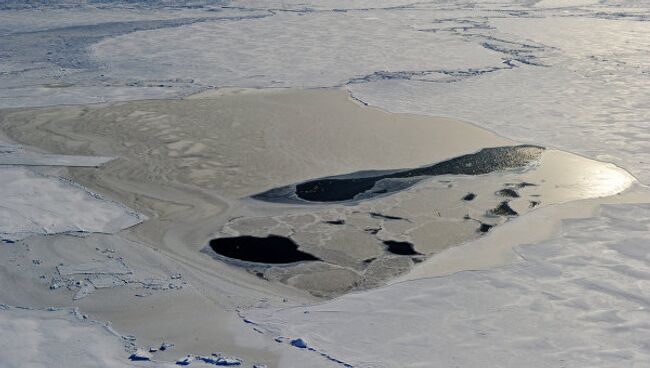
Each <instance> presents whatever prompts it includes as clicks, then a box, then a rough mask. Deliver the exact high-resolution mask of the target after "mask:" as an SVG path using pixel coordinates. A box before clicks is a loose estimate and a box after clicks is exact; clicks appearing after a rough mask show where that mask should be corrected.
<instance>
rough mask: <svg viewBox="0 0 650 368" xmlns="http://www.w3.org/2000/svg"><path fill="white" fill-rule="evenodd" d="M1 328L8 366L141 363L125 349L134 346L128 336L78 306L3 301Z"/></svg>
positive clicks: (105, 367) (107, 367)
mask: <svg viewBox="0 0 650 368" xmlns="http://www.w3.org/2000/svg"><path fill="white" fill-rule="evenodd" d="M0 330H1V331H2V333H1V334H0V346H2V354H0V366H2V367H5V368H21V367H79V368H84V367H88V368H90V367H93V368H97V367H101V368H118V367H137V366H141V365H137V364H134V363H131V362H129V361H128V360H127V357H126V355H125V354H124V349H125V348H128V349H134V348H133V347H132V346H131V342H130V341H129V340H130V339H129V337H128V336H121V335H119V334H118V333H116V332H115V331H114V330H113V329H112V328H111V327H110V325H109V324H106V323H101V322H96V321H90V320H88V319H87V318H86V316H84V315H82V314H80V313H79V312H78V311H77V310H76V309H72V308H49V309H30V308H17V307H10V306H5V305H1V304H0ZM149 366H151V365H149ZM156 366H158V367H172V366H173V365H172V364H164V363H157V365H156Z"/></svg>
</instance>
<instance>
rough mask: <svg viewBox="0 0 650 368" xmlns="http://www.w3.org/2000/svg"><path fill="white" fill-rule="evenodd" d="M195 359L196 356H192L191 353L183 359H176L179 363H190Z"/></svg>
mask: <svg viewBox="0 0 650 368" xmlns="http://www.w3.org/2000/svg"><path fill="white" fill-rule="evenodd" d="M193 361H194V358H192V356H191V355H188V356H186V357H185V358H183V359H179V360H177V361H176V364H177V365H190V363H192V362H193Z"/></svg>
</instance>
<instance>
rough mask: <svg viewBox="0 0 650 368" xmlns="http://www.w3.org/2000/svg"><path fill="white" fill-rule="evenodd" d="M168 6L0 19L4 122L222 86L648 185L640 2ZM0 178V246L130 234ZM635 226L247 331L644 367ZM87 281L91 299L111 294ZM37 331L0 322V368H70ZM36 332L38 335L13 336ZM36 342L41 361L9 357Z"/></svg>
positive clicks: (393, 361)
mask: <svg viewBox="0 0 650 368" xmlns="http://www.w3.org/2000/svg"><path fill="white" fill-rule="evenodd" d="M89 3H91V4H93V3H97V4H99V3H101V2H89ZM178 3H179V4H180V6H177V7H174V8H173V9H169V8H166V7H161V6H160V5H159V4H160V3H157V2H153V1H133V2H128V4H127V2H114V3H113V4H111V3H107V2H106V3H103V4H99V5H97V4H95V5H79V3H75V4H74V6H70V7H71V8H70V9H68V7H69V5H70V4H69V3H68V4H66V2H64V1H55V2H32V4H34V5H33V6H29V7H30V8H32V9H23V10H1V11H0V35H2V36H1V37H0V86H1V87H0V107H23V106H45V105H54V104H71V103H95V102H106V101H121V100H129V99H148V98H169V97H177V96H183V95H187V94H189V93H192V92H195V91H199V90H202V89H206V88H212V87H223V86H244V87H246V86H248V87H277V86H299V87H326V86H341V87H344V88H347V89H348V90H349V91H350V92H351V93H352V95H353V97H354V98H356V99H358V100H360V101H362V102H364V103H367V104H370V105H373V106H378V107H381V108H384V109H386V110H390V111H395V112H411V113H422V114H431V115H445V116H451V117H457V118H464V119H466V120H468V121H471V122H473V123H476V124H478V125H480V126H482V127H487V128H489V129H492V130H494V131H496V132H498V133H499V134H501V135H503V136H506V137H509V138H514V139H518V140H520V141H524V142H529V143H534V144H540V145H544V146H549V147H556V148H561V149H566V150H569V151H572V152H577V153H581V154H584V155H585V156H588V157H590V158H594V159H601V160H605V161H609V162H613V163H616V164H618V165H620V166H622V167H624V168H626V169H628V170H629V171H630V172H632V173H633V174H634V175H635V176H637V178H638V179H639V180H640V181H641V182H643V183H649V182H650V159H648V152H649V151H650V143H649V142H650V139H649V138H650V136H649V135H648V122H649V121H650V102H649V101H650V90H649V89H648V85H649V84H650V57H649V56H650V55H648V54H649V53H650V51H649V50H650V37H648V35H649V34H650V4H649V3H648V1H644V0H621V1H616V0H601V1H590V0H569V1H559V0H542V1H527V0H522V1H516V0H497V1H464V0H452V1H434V2H411V1H403V0H392V1H370V0H355V1H343V0H340V1H339V0H336V1H308V2H305V1H300V0H295V1H294V0H291V1H286V0H281V1H280V0H278V1H254V0H242V1H223V2H207V3H206V4H207V5H205V6H198V7H195V8H192V7H190V6H185V5H188V4H187V2H178ZM39 4H40V5H39ZM43 4H47V6H41V5H43ZM14 5H16V6H14ZM25 7H26V6H24V4H20V3H18V2H11V3H10V4H9V5H8V6H3V7H2V8H3V9H5V8H7V9H8V8H12V9H17V8H25ZM143 9H144V10H143ZM207 18H209V19H207ZM0 170H2V172H1V173H0V188H2V191H3V196H2V198H0V206H1V207H0V237H4V238H5V239H13V238H16V237H20V236H23V235H25V234H31V233H52V232H60V231H64V232H68V231H102V232H109V231H115V229H119V228H121V226H129V224H133V223H137V221H139V218H138V217H137V216H134V215H132V214H130V212H128V211H127V210H125V209H124V208H122V207H121V206H118V205H115V204H114V203H110V202H105V201H102V200H100V199H97V198H95V197H93V196H92V195H91V194H90V193H88V192H86V191H85V190H83V189H81V188H78V187H76V186H74V185H70V184H69V183H67V182H65V181H61V180H59V179H55V178H47V177H40V176H37V175H35V174H32V173H31V172H29V171H27V170H25V169H20V168H0ZM21 183H22V185H21ZM25 183H27V184H25ZM33 185H38V188H43V189H40V190H38V191H37V190H35V187H34V186H33ZM7 190H9V192H7ZM5 193H10V195H5ZM34 196H36V197H35V199H36V200H37V201H35V202H29V201H28V200H29V199H31V200H34ZM70 200H74V201H76V202H77V203H78V204H80V205H81V206H82V207H83V208H82V210H80V209H79V208H71V207H69V206H68V205H67V204H69V203H70V202H69V201H70ZM34 203H37V204H38V205H34ZM54 209H56V212H52V210H54ZM81 214H83V216H82V215H81ZM88 214H91V215H88ZM649 223H650V208H649V207H648V206H643V205H618V206H608V207H605V208H603V210H602V213H601V214H600V215H599V216H597V217H594V218H591V219H586V220H577V221H570V222H567V223H566V224H565V230H564V233H563V234H562V235H561V236H560V237H558V238H556V239H554V240H551V241H548V242H546V243H543V244H537V245H531V246H524V247H521V248H519V252H520V254H521V256H522V261H521V262H520V263H518V264H516V265H512V266H508V267H505V268H501V269H495V270H491V271H481V272H464V273H459V274H455V275H452V276H449V277H444V278H437V279H426V280H417V281H411V282H405V283H401V284H397V285H392V286H389V287H385V288H382V289H377V290H373V291H370V292H366V293H363V294H353V295H347V296H344V297H342V298H339V299H336V300H334V301H332V302H329V303H326V304H323V305H320V306H313V307H306V308H298V309H285V310H258V311H254V312H250V313H248V318H250V319H252V320H253V321H254V322H255V323H258V326H257V327H256V328H259V329H264V330H265V331H266V333H267V334H269V335H271V336H274V337H276V336H281V337H284V339H282V338H280V339H278V340H279V341H280V342H282V343H285V344H287V345H288V346H289V348H291V349H297V348H294V347H291V346H290V341H292V340H296V339H299V338H300V339H303V341H304V342H306V344H307V346H308V348H309V349H313V350H310V351H311V352H313V353H314V355H315V354H317V353H318V352H320V353H321V354H322V355H324V356H325V357H327V358H328V359H330V360H331V361H332V362H334V363H335V364H343V363H341V362H345V363H349V364H353V365H355V366H360V367H371V366H372V367H384V366H385V367H414V366H430V365H431V362H437V364H438V365H439V366H444V367H452V366H463V367H490V366H506V367H519V366H524V367H557V366H562V365H570V366H573V367H628V366H629V367H643V366H648V365H650V351H649V348H648V344H647V337H648V336H649V333H648V332H649V331H648V323H647V321H648V320H649V316H648V312H647V310H648V303H649V302H650V299H649V294H648V290H649V287H650V286H649V285H648V280H650V269H648V265H649V264H650V263H649V261H650V259H649V255H648V251H647V244H648V241H649V240H650V239H649V235H648V234H650V232H649V231H648V230H649V229H648V226H649ZM9 233H11V234H12V235H11V236H9V235H8V234H9ZM16 234H19V235H16ZM93 280H95V281H96V283H95V282H92V286H93V287H101V286H106V285H111V284H112V282H113V281H111V280H112V279H106V278H97V279H93ZM152 284H154V283H152ZM80 290H81V288H80ZM84 290H85V291H84V292H87V291H89V290H91V288H90V287H88V288H87V289H84ZM80 296H82V295H80ZM305 312H308V313H305ZM2 313H5V312H0V318H3V317H2ZM39 313H41V312H39ZM5 316H6V315H5ZM30 318H31V317H30ZM34 318H36V317H34ZM35 320H36V322H34V319H33V318H32V319H29V320H27V321H25V320H23V319H19V318H17V317H11V318H6V317H5V318H4V319H2V321H3V322H2V323H3V327H2V329H1V330H2V331H3V334H2V336H4V338H5V340H0V341H2V342H3V343H2V346H3V351H6V352H9V353H5V354H1V355H0V363H2V364H0V365H3V366H9V367H11V366H25V361H24V360H23V359H50V360H55V359H57V358H61V359H66V357H68V355H66V356H63V355H62V354H63V353H61V351H66V350H58V349H59V348H58V347H59V344H60V340H58V339H54V340H52V339H44V338H41V337H40V334H42V332H40V331H50V332H52V333H61V331H70V330H68V329H64V328H60V326H55V328H50V327H47V326H50V324H56V323H63V322H61V321H60V320H59V319H56V318H49V317H48V318H46V316H43V317H42V318H41V317H38V318H36V319H35ZM65 323H69V322H65ZM34 325H36V326H39V325H40V326H46V327H43V328H42V329H41V330H30V329H29V328H28V327H30V326H34ZM66 326H67V325H66ZM5 331H16V334H18V336H23V335H24V334H30V335H29V336H28V337H27V338H26V339H25V340H23V339H11V340H10V341H6V340H7V336H12V337H13V336H14V335H15V334H13V333H9V334H7V333H4V332H5ZM19 334H23V335H19ZM72 334H73V335H80V334H83V333H81V332H76V331H74V332H73V333H72ZM2 336H0V339H2ZM25 336H27V335H25ZM47 336H49V335H47ZM85 336H86V335H84V341H86V340H87V339H86V338H85ZM91 336H94V335H91ZM89 340H92V338H89ZM61 341H65V340H61ZM35 343H39V344H41V345H39V346H37V347H35V349H36V348H38V349H41V351H42V352H43V354H39V355H38V356H35V357H34V356H32V355H28V356H27V358H24V357H23V356H18V355H16V354H17V353H16V352H19V351H24V350H20V348H21V347H24V346H30V349H31V345H29V344H35ZM5 344H17V345H16V346H15V347H14V345H5ZM5 346H9V347H8V348H4V347H5ZM102 348H103V350H99V351H100V352H101V353H98V354H99V355H98V358H97V362H103V360H101V359H104V358H105V359H109V360H110V359H118V358H115V357H118V356H119V357H123V356H124V355H123V354H122V355H119V353H118V352H117V351H114V350H111V349H113V347H112V345H110V344H102ZM30 351H33V350H30ZM12 359H13V360H12ZM16 359H18V360H16ZM64 361H65V360H64ZM74 362H75V366H79V364H83V363H84V361H83V360H78V361H74ZM337 362H338V363H337ZM44 365H45V366H46V365H47V364H44ZM96 365H97V363H95V362H93V366H96ZM124 365H125V364H124V363H122V364H121V365H119V366H124ZM109 366H110V365H109Z"/></svg>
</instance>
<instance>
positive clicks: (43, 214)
mask: <svg viewBox="0 0 650 368" xmlns="http://www.w3.org/2000/svg"><path fill="white" fill-rule="evenodd" d="M0 187H1V188H2V196H1V197H0V239H4V240H8V241H15V240H19V239H23V238H26V237H28V236H30V235H33V234H56V233H78V232H101V233H114V232H117V231H119V230H121V229H124V228H127V227H130V226H133V225H135V224H138V223H140V222H141V221H142V220H143V218H144V216H143V215H141V214H138V213H136V212H134V211H132V210H130V209H128V208H126V207H125V206H123V205H121V204H119V203H116V202H112V201H109V200H106V199H103V198H102V197H101V196H100V195H98V194H96V193H93V192H90V191H88V190H87V189H85V188H83V187H81V186H79V185H77V184H74V183H72V182H70V181H68V180H66V179H63V178H58V177H50V176H45V175H40V174H36V173H35V172H32V171H30V170H29V169H26V168H23V167H0Z"/></svg>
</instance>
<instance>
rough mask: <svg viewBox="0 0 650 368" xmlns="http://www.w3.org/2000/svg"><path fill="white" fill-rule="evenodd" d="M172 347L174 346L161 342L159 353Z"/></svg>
mask: <svg viewBox="0 0 650 368" xmlns="http://www.w3.org/2000/svg"><path fill="white" fill-rule="evenodd" d="M173 347H174V344H170V343H167V342H164V341H163V343H162V344H160V351H165V350H169V349H171V348H173Z"/></svg>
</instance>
